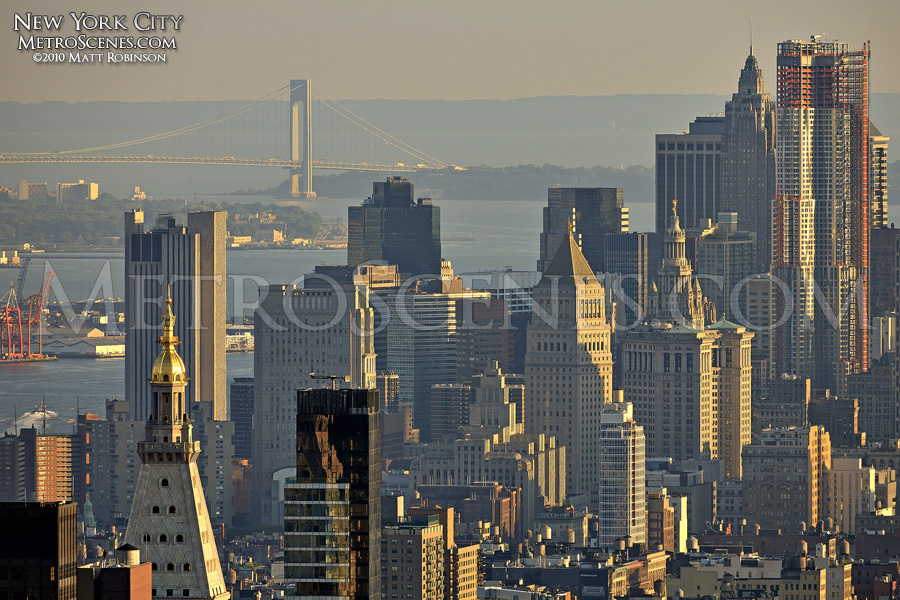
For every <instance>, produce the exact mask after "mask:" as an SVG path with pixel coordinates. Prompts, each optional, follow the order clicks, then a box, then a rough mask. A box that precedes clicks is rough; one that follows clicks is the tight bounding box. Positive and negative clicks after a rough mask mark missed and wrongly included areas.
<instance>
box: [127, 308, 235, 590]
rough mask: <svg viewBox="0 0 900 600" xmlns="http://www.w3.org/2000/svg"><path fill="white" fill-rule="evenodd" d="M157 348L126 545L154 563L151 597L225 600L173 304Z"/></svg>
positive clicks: (168, 312)
mask: <svg viewBox="0 0 900 600" xmlns="http://www.w3.org/2000/svg"><path fill="white" fill-rule="evenodd" d="M162 321H163V334H162V336H160V338H159V340H158V343H159V345H160V346H161V347H162V349H161V350H160V352H159V355H158V356H157V357H156V360H155V361H154V363H153V368H152V370H151V372H150V385H149V389H150V398H151V399H152V406H151V410H150V415H149V417H148V419H147V428H146V433H145V439H144V441H142V442H139V443H138V454H139V455H140V457H141V470H140V473H139V474H138V480H137V485H136V487H135V493H134V502H133V503H132V505H131V516H130V517H129V519H128V529H127V530H126V532H125V542H126V543H129V544H131V545H133V546H135V547H137V548H139V549H140V551H141V557H142V558H143V559H144V560H146V561H148V562H150V563H152V565H153V597H154V598H173V597H178V598H192V599H194V598H200V599H207V600H224V599H225V598H228V597H230V593H229V592H228V591H227V590H226V589H225V580H224V579H223V577H222V568H221V566H220V564H219V556H218V552H217V551H216V546H215V541H214V537H213V531H212V525H211V524H210V520H209V512H208V510H207V508H206V500H205V499H204V497H203V488H202V486H201V484H200V473H199V472H198V471H197V456H198V455H199V454H200V442H196V441H194V439H193V431H192V430H193V425H192V424H191V419H190V417H189V416H188V415H187V404H186V396H185V388H186V386H187V382H188V377H187V374H188V369H187V368H186V367H185V364H184V361H182V360H181V357H180V356H179V355H178V352H177V351H176V350H175V346H176V344H178V343H180V342H179V340H178V338H177V337H176V336H175V315H174V314H173V313H172V299H171V297H169V298H168V299H167V300H166V311H165V314H164V315H163V318H162Z"/></svg>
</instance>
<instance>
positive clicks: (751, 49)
mask: <svg viewBox="0 0 900 600" xmlns="http://www.w3.org/2000/svg"><path fill="white" fill-rule="evenodd" d="M750 56H753V7H752V6H751V7H750Z"/></svg>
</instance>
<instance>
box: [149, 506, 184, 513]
mask: <svg viewBox="0 0 900 600" xmlns="http://www.w3.org/2000/svg"><path fill="white" fill-rule="evenodd" d="M160 512H161V511H160V508H159V507H158V506H153V507H152V508H151V509H150V514H151V515H158V514H160ZM177 512H178V509H177V508H175V505H171V506H169V509H168V513H169V514H170V515H174V514H176V513H177Z"/></svg>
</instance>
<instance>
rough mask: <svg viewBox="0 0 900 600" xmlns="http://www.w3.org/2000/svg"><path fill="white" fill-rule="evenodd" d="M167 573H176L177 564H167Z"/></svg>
mask: <svg viewBox="0 0 900 600" xmlns="http://www.w3.org/2000/svg"><path fill="white" fill-rule="evenodd" d="M166 571H172V572H174V571H175V563H166ZM169 591H171V590H169ZM170 595H171V594H170Z"/></svg>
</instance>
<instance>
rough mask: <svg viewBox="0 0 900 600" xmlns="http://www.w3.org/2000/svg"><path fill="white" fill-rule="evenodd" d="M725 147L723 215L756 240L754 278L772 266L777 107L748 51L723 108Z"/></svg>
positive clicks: (751, 50)
mask: <svg viewBox="0 0 900 600" xmlns="http://www.w3.org/2000/svg"><path fill="white" fill-rule="evenodd" d="M724 143H725V155H724V156H723V164H722V207H721V210H722V211H727V212H736V213H737V214H738V223H737V228H738V229H739V230H740V231H748V232H750V233H755V234H756V252H755V254H756V256H755V261H754V262H755V268H756V271H755V272H756V273H766V272H768V270H769V265H770V264H771V262H772V254H771V246H772V201H773V200H774V199H775V103H774V102H772V98H771V97H770V96H769V94H767V93H766V86H765V81H764V80H763V76H762V70H760V68H759V64H758V63H757V62H756V57H755V56H753V49H752V48H751V49H750V55H749V56H748V57H747V61H746V62H745V63H744V68H743V69H741V76H740V79H738V91H737V93H736V94H733V95H732V96H731V100H730V101H728V102H726V103H725V137H724Z"/></svg>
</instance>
